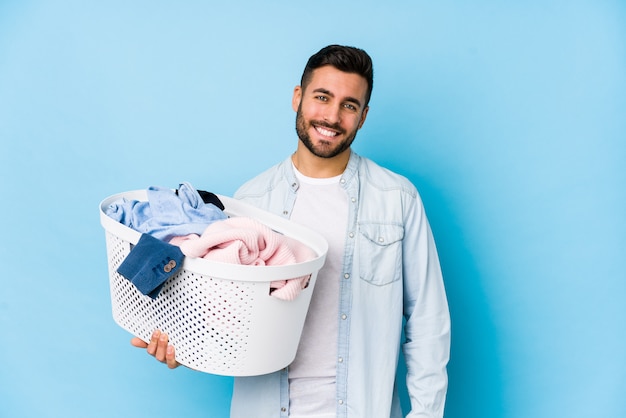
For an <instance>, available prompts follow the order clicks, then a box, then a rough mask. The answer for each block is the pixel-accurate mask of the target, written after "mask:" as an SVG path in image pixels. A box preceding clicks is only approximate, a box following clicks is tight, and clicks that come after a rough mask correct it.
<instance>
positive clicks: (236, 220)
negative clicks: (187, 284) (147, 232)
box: [170, 217, 316, 300]
mask: <svg viewBox="0 0 626 418" xmlns="http://www.w3.org/2000/svg"><path fill="white" fill-rule="evenodd" d="M170 244H173V245H177V246H179V247H180V249H181V251H182V252H183V254H185V256H187V257H192V258H200V257H201V258H204V259H207V260H212V261H220V262H224V263H234V264H245V265H254V266H279V265H286V264H295V263H301V262H304V261H308V260H312V259H313V258H315V256H316V254H315V253H314V252H313V250H312V249H311V248H309V247H308V246H306V245H304V244H303V243H301V242H299V241H298V240H296V239H293V238H291V237H288V236H285V235H282V234H279V233H278V232H275V231H273V230H272V229H270V228H269V227H268V226H266V225H264V224H263V223H261V222H259V221H256V220H254V219H252V218H248V217H233V218H228V219H225V220H222V221H217V222H213V223H212V224H211V225H209V226H208V227H207V228H206V229H205V231H204V232H203V233H202V235H196V234H191V235H186V236H182V237H174V238H172V240H171V241H170ZM309 278H310V275H307V276H305V277H297V278H294V279H290V280H277V281H274V282H272V283H271V284H270V291H271V292H270V294H271V295H272V296H275V297H277V298H280V299H284V300H293V299H295V298H296V296H298V294H300V291H301V290H302V289H304V288H305V287H306V286H307V284H308V281H309Z"/></svg>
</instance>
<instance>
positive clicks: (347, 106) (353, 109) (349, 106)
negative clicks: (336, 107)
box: [343, 103, 357, 112]
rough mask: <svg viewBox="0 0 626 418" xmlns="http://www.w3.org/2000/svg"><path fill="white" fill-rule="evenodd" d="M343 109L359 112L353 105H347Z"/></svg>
mask: <svg viewBox="0 0 626 418" xmlns="http://www.w3.org/2000/svg"><path fill="white" fill-rule="evenodd" d="M343 107H345V108H346V109H348V110H352V111H353V112H356V110H357V109H356V106H355V105H353V104H352V103H346V104H344V105H343Z"/></svg>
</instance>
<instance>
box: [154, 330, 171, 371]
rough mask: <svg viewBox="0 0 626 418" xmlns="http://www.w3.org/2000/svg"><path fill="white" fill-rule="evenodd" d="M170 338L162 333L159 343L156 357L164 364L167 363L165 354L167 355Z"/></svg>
mask: <svg viewBox="0 0 626 418" xmlns="http://www.w3.org/2000/svg"><path fill="white" fill-rule="evenodd" d="M167 343H168V337H167V334H166V333H164V332H163V333H161V335H160V336H159V340H158V341H157V346H156V352H155V354H154V357H156V359H157V360H159V361H160V362H162V363H165V354H166V353H167V346H168V344H167Z"/></svg>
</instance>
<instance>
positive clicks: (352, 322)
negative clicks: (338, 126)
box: [231, 152, 450, 418]
mask: <svg viewBox="0 0 626 418" xmlns="http://www.w3.org/2000/svg"><path fill="white" fill-rule="evenodd" d="M340 183H341V185H342V187H344V188H345V190H346V192H347V195H348V199H349V205H350V208H349V219H348V231H347V238H346V243H345V252H344V261H343V274H342V277H341V278H340V280H341V284H340V293H341V294H340V295H339V297H340V306H339V317H338V318H337V321H338V323H339V336H338V358H337V384H336V387H337V390H336V403H337V417H338V418H369V417H371V418H388V417H393V418H396V417H401V416H402V413H401V410H400V404H399V399H398V396H397V392H396V390H395V387H394V381H395V375H396V365H397V362H398V356H399V350H400V349H402V350H403V352H404V356H405V359H406V365H407V387H408V390H409V396H410V400H411V412H410V413H409V415H408V417H412V418H417V417H420V418H422V417H429V418H435V417H442V416H443V409H444V403H445V397H446V391H447V385H448V379H447V372H446V366H447V363H448V359H449V352H450V316H449V311H448V304H447V299H446V295H445V289H444V284H443V279H442V274H441V269H440V265H439V259H438V256H437V250H436V248H435V243H434V240H433V236H432V233H431V230H430V226H429V224H428V220H427V218H426V214H425V212H424V207H423V205H422V202H421V199H420V197H419V195H418V192H417V190H416V189H415V187H414V186H413V184H411V183H410V182H409V181H408V180H407V179H406V178H404V177H402V176H400V175H398V174H395V173H393V172H391V171H389V170H386V169H384V168H382V167H380V166H378V165H377V164H375V163H374V162H372V161H371V160H368V159H366V158H363V157H360V156H358V155H357V154H356V153H354V152H352V154H351V156H350V160H349V162H348V166H347V167H346V170H345V172H344V173H343V175H342V177H341V180H340ZM297 195H298V180H297V179H296V176H295V174H294V171H293V167H292V165H291V159H290V158H288V159H286V160H285V161H283V162H282V163H280V164H278V165H276V166H274V167H272V168H271V169H269V170H267V171H265V172H264V173H262V174H260V175H259V176H257V177H255V178H254V179H252V180H251V181H249V182H248V183H246V184H244V185H243V186H242V187H241V188H240V189H239V190H238V191H237V193H236V194H235V197H236V198H238V199H243V200H245V201H247V202H248V203H251V204H253V205H255V206H258V207H260V208H263V209H265V210H268V211H270V212H273V213H277V214H280V215H282V216H284V217H286V218H289V216H290V214H291V209H292V208H293V206H294V202H295V200H296V198H297ZM403 325H404V335H405V338H404V340H403V341H401V339H402V331H403ZM288 416H289V384H288V369H284V370H281V371H278V372H275V373H272V374H268V375H263V376H254V377H238V378H235V384H234V389H233V399H232V403H231V418H250V417H255V418H265V417H267V418H278V417H288Z"/></svg>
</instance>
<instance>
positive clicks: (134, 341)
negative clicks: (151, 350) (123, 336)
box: [130, 337, 148, 348]
mask: <svg viewBox="0 0 626 418" xmlns="http://www.w3.org/2000/svg"><path fill="white" fill-rule="evenodd" d="M130 344H131V345H132V346H133V347H137V348H146V347H148V343H146V342H145V341H143V340H142V339H141V338H138V337H133V338H132V339H131V340H130Z"/></svg>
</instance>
